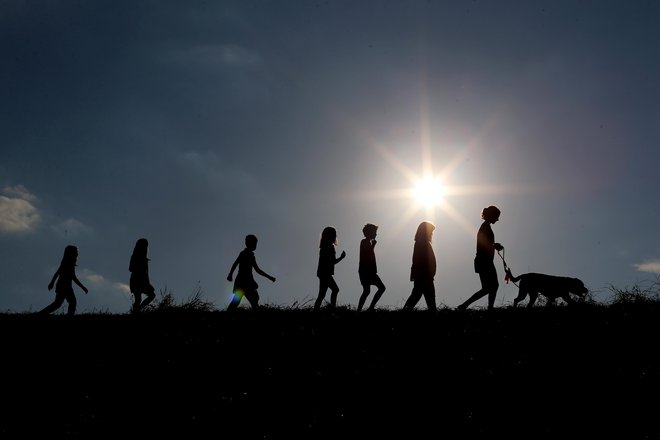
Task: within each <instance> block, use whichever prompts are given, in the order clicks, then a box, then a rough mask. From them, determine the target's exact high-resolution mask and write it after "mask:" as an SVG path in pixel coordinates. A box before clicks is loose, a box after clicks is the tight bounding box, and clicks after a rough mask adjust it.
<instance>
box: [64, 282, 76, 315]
mask: <svg viewBox="0 0 660 440" xmlns="http://www.w3.org/2000/svg"><path fill="white" fill-rule="evenodd" d="M66 302H68V303H69V307H68V309H67V311H66V314H67V315H69V316H73V315H75V314H76V304H77V303H78V301H76V295H75V294H74V293H73V289H71V290H70V291H69V292H66Z"/></svg>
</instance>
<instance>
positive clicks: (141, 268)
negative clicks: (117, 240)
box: [128, 238, 156, 313]
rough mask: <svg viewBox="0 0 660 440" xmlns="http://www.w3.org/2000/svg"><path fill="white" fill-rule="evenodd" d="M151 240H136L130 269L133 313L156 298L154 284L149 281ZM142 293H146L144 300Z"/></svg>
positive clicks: (138, 311)
mask: <svg viewBox="0 0 660 440" xmlns="http://www.w3.org/2000/svg"><path fill="white" fill-rule="evenodd" d="M148 252H149V241H147V239H146V238H140V239H138V241H136V242H135V247H134V248H133V254H132V255H131V262H130V263H129V265H128V270H129V271H130V272H131V280H130V286H131V293H132V294H133V313H140V312H141V311H142V310H143V309H144V308H145V307H146V306H147V305H148V304H149V303H151V301H153V300H154V299H155V298H156V291H155V289H154V286H152V285H151V282H150V281H149V258H147V254H148ZM142 295H145V296H146V298H144V301H143V300H142Z"/></svg>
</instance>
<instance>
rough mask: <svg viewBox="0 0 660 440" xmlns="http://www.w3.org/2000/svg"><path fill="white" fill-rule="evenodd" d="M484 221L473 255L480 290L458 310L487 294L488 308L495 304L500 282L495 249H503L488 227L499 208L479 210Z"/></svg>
mask: <svg viewBox="0 0 660 440" xmlns="http://www.w3.org/2000/svg"><path fill="white" fill-rule="evenodd" d="M481 218H482V219H483V220H484V222H483V223H482V224H481V226H480V227H479V231H478V232H477V255H476V256H475V257H474V271H475V272H476V273H478V274H479V280H480V281H481V290H479V291H477V292H476V293H474V294H473V295H472V296H471V297H469V298H468V299H467V300H466V301H465V302H464V303H463V304H461V305H459V306H458V307H457V309H458V310H465V309H466V308H467V307H468V306H469V305H470V304H472V303H473V302H475V301H477V300H478V299H480V298H483V297H484V296H486V295H488V310H492V309H493V307H494V306H495V296H496V295H497V289H498V288H499V286H500V284H499V282H498V281H497V270H496V269H495V262H494V261H493V260H494V259H495V251H501V250H502V249H504V248H503V247H502V245H501V244H499V243H495V234H494V233H493V229H492V228H491V227H490V225H491V224H493V223H495V222H497V221H498V220H499V219H500V210H499V209H498V208H497V207H496V206H492V205H491V206H489V207H488V208H484V209H483V210H482V211H481Z"/></svg>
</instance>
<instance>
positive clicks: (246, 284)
mask: <svg viewBox="0 0 660 440" xmlns="http://www.w3.org/2000/svg"><path fill="white" fill-rule="evenodd" d="M257 241H258V240H257V237H256V236H255V235H252V234H250V235H247V236H245V249H243V250H242V251H241V252H240V253H239V254H238V257H237V258H236V261H234V264H232V266H231V270H230V271H229V275H228V276H227V281H232V277H233V273H234V269H236V266H238V275H236V281H235V282H234V296H233V298H232V299H231V302H230V303H229V306H228V307H227V310H228V311H229V310H235V309H237V308H238V305H239V304H240V302H241V299H243V297H244V296H245V297H246V298H247V300H248V301H249V302H250V305H251V306H252V309H254V310H256V309H258V308H259V293H258V292H257V289H258V288H259V285H258V284H257V282H256V281H255V280H254V275H253V274H252V269H254V271H255V272H257V273H258V274H259V275H261V276H263V277H266V278H268V279H269V280H271V281H272V282H275V277H273V276H270V275H268V274H267V273H266V272H264V271H263V270H261V269H260V268H259V266H258V265H257V260H256V259H255V258H254V251H255V249H257Z"/></svg>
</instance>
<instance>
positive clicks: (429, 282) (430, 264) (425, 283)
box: [403, 222, 436, 311]
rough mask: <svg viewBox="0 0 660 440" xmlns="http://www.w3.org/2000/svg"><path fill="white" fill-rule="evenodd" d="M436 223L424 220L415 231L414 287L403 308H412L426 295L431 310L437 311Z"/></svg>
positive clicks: (411, 274)
mask: <svg viewBox="0 0 660 440" xmlns="http://www.w3.org/2000/svg"><path fill="white" fill-rule="evenodd" d="M434 230H435V225H433V223H430V222H422V223H420V224H419V226H418V227H417V232H416V233H415V246H414V248H413V256H412V266H411V268H410V281H412V282H413V283H414V284H413V289H412V293H411V294H410V297H408V300H406V303H405V304H404V306H403V310H412V309H414V308H415V306H416V305H417V302H418V301H419V300H420V299H421V297H422V296H424V299H425V300H426V306H427V308H428V310H429V311H435V310H436V306H435V285H434V284H433V278H434V277H435V271H436V262H435V253H434V252H433V247H432V246H431V240H432V238H433V231H434Z"/></svg>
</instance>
